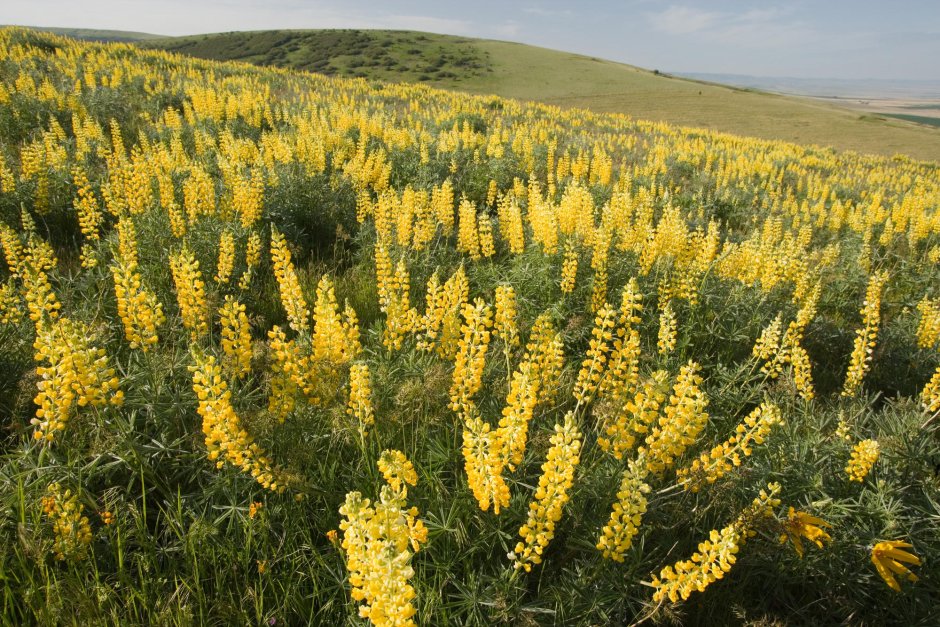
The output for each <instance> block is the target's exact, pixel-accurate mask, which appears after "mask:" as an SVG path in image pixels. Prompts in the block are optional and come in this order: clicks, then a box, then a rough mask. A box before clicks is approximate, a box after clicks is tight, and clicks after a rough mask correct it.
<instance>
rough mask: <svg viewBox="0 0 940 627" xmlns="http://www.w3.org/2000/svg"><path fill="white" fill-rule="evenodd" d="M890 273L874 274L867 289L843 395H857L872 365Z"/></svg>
mask: <svg viewBox="0 0 940 627" xmlns="http://www.w3.org/2000/svg"><path fill="white" fill-rule="evenodd" d="M887 280H888V275H887V273H885V272H878V273H876V274H873V275H872V276H871V278H870V279H869V281H868V288H867V289H866V290H865V303H864V305H863V307H862V322H863V324H864V326H863V327H861V328H860V329H858V331H857V332H856V336H855V346H854V348H853V349H852V357H851V359H850V362H849V369H848V372H846V375H845V387H844V388H843V389H842V396H855V395H856V394H857V393H858V388H859V386H860V385H861V384H862V379H863V378H864V377H865V373H866V372H868V368H869V366H870V365H871V357H872V353H873V352H874V350H875V343H876V341H877V339H878V326H879V325H880V324H881V292H882V290H883V288H884V285H885V283H886V282H887Z"/></svg>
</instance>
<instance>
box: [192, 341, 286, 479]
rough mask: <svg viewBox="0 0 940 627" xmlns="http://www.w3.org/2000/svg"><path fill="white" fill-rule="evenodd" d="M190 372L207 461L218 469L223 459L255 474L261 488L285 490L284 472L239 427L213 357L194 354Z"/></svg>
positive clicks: (220, 373)
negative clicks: (194, 363)
mask: <svg viewBox="0 0 940 627" xmlns="http://www.w3.org/2000/svg"><path fill="white" fill-rule="evenodd" d="M195 359H196V365H195V366H190V370H191V371H192V373H193V392H195V394H196V399H197V400H198V402H199V406H198V408H197V410H196V411H197V412H198V413H199V415H200V416H201V417H202V432H203V434H204V435H205V442H206V450H207V451H208V457H209V460H210V461H213V462H215V465H216V467H217V468H222V467H223V466H224V465H225V463H226V462H228V463H229V464H232V465H233V466H235V467H236V468H239V469H240V470H242V471H243V472H246V473H248V474H250V475H251V476H252V477H254V479H255V481H257V482H258V483H259V484H260V485H261V486H262V487H263V488H265V489H267V490H271V491H272V492H284V490H286V489H287V487H288V485H289V484H290V483H291V480H290V478H289V477H288V476H287V474H286V473H285V472H284V471H282V470H280V469H279V468H276V467H275V466H274V464H273V463H272V462H271V460H270V459H268V457H267V456H266V455H265V453H264V451H263V450H262V449H261V447H260V446H258V445H257V444H256V443H255V442H254V441H253V440H252V438H251V436H250V435H248V432H247V431H245V430H244V428H242V425H241V420H240V419H239V418H238V415H237V414H236V413H235V409H234V408H233V407H232V403H231V396H232V393H231V392H230V391H229V389H228V385H226V383H225V379H224V377H223V376H222V369H221V368H220V367H219V365H218V364H217V363H216V360H215V357H213V356H211V355H209V356H201V355H196V356H195Z"/></svg>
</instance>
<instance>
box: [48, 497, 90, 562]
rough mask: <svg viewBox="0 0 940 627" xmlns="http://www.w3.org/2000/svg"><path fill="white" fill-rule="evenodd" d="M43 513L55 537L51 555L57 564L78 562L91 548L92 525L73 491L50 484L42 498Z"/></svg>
mask: <svg viewBox="0 0 940 627" xmlns="http://www.w3.org/2000/svg"><path fill="white" fill-rule="evenodd" d="M41 504H42V511H43V513H44V514H45V515H46V517H48V519H49V521H50V522H51V523H52V533H53V534H54V536H55V543H54V544H53V551H54V552H55V558H56V559H57V560H60V561H64V560H75V561H77V560H80V559H82V558H84V557H85V555H86V554H87V552H88V545H90V544H91V525H90V524H89V522H88V517H87V516H85V515H84V508H83V507H82V505H81V503H79V502H78V495H77V494H73V493H72V490H70V489H66V490H63V489H62V487H61V486H60V485H59V484H58V483H51V484H49V486H48V487H47V488H46V496H44V497H42V502H41Z"/></svg>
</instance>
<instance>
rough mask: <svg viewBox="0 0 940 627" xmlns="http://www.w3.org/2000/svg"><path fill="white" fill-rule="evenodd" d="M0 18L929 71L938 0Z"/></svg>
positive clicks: (939, 18) (149, 10)
mask: <svg viewBox="0 0 940 627" xmlns="http://www.w3.org/2000/svg"><path fill="white" fill-rule="evenodd" d="M0 23H4V24H23V25H36V26H70V27H84V28H109V29H119V30H136V31H144V32H152V33H159V34H165V35H185V34H195V33H205V32H220V31H230V30H262V29H274V28H396V29H415V30H425V31H431V32H438V33H447V34H453V35H468V36H474V37H486V38H490V39H505V40H511V41H521V42H524V43H530V44H535V45H540V46H545V47H549V48H556V49H560V50H569V51H573V52H580V53H583V54H588V55H593V56H598V57H603V58H607V59H613V60H616V61H623V62H625V63H632V64H635V65H639V66H642V67H646V68H649V69H659V70H662V71H668V72H715V73H733V74H752V75H758V76H793V77H801V78H851V79H860V78H889V79H920V80H933V81H940V1H937V0H897V1H894V2H886V1H884V0H881V1H871V0H816V1H812V0H788V1H786V2H783V1H780V2H757V1H750V2H748V1H745V0H713V1H698V2H695V1H692V0H679V1H675V2H674V1H669V0H667V1H658V0H623V1H620V2H616V1H614V0H609V1H606V2H592V1H582V2H577V1H576V0H568V1H567V2H561V1H556V0H531V1H525V0H523V1H522V2H511V1H508V0H504V1H498V0H477V1H472V0H466V1H464V2H447V1H438V2H429V1H426V0H408V1H405V2H394V1H392V0H386V1H383V2H380V1H378V0H345V1H342V0H267V1H258V0H164V1H159V2H153V1H151V2H144V1H142V0H6V1H5V2H4V3H3V6H2V7H0Z"/></svg>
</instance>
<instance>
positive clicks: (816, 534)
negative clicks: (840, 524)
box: [780, 507, 832, 559]
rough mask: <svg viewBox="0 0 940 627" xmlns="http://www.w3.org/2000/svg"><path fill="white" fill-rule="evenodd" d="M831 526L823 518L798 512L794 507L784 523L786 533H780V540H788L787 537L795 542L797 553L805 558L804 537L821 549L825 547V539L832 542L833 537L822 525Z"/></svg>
mask: <svg viewBox="0 0 940 627" xmlns="http://www.w3.org/2000/svg"><path fill="white" fill-rule="evenodd" d="M828 526H830V525H829V523H827V522H826V521H825V520H823V519H822V518H817V517H816V516H810V515H809V514H807V513H806V512H798V511H796V510H795V509H793V508H792V507H791V508H790V511H789V512H788V513H787V520H786V522H784V523H783V528H784V531H785V533H782V534H780V542H781V543H783V542H786V541H787V539H789V540H790V542H792V543H793V548H794V549H796V553H797V555H799V556H800V558H801V559H802V558H803V538H806V539H807V540H809V541H810V542H812V543H813V544H815V545H816V546H817V547H819V548H820V549H821V548H823V541H827V542H831V541H832V538H831V537H829V534H828V533H826V532H825V531H824V530H823V529H821V527H828Z"/></svg>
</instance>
